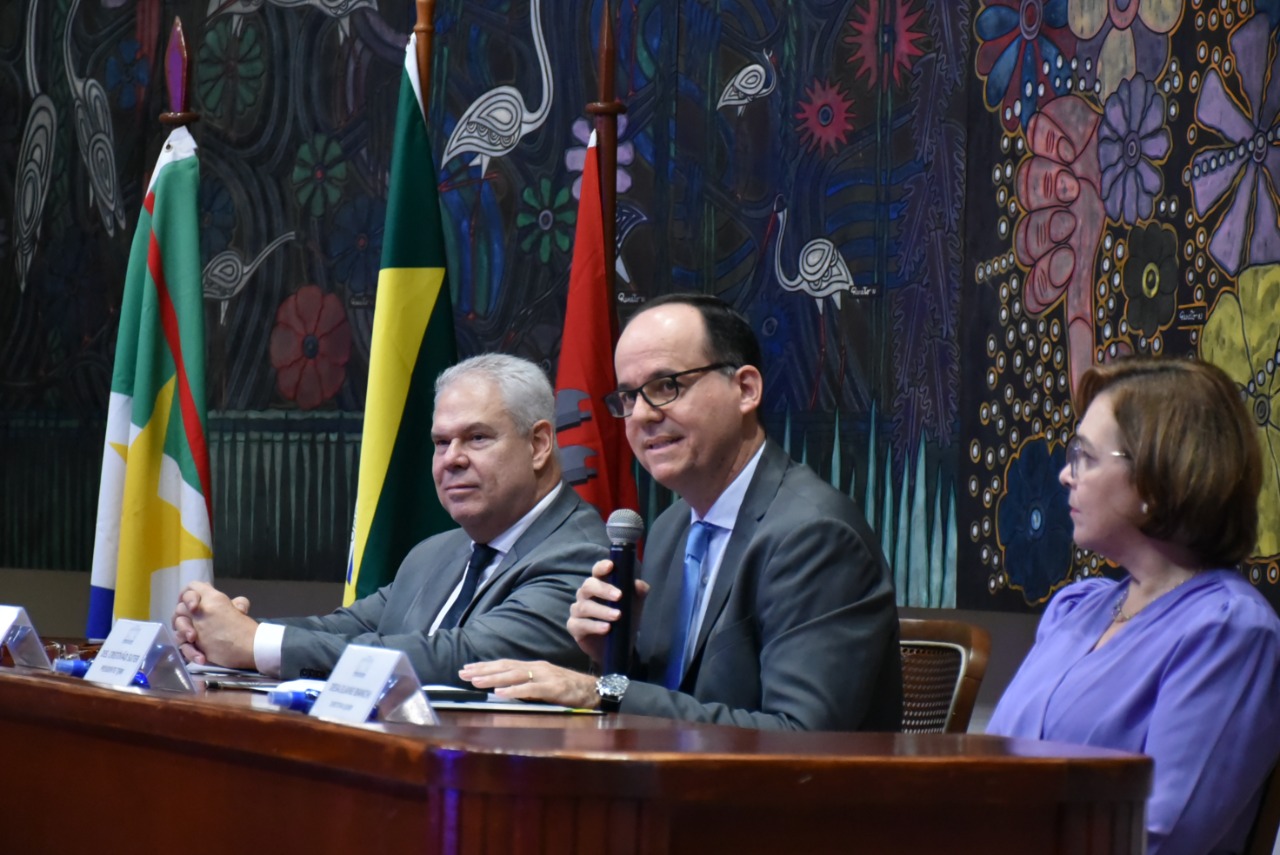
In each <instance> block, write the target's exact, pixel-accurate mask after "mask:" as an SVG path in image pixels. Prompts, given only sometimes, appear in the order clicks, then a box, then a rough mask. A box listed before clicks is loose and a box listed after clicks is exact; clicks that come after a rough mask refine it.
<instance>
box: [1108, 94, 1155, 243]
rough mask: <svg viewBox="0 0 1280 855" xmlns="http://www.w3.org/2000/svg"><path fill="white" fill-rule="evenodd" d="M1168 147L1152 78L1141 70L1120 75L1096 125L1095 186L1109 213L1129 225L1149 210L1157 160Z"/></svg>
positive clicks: (1114, 218)
mask: <svg viewBox="0 0 1280 855" xmlns="http://www.w3.org/2000/svg"><path fill="white" fill-rule="evenodd" d="M1171 148H1172V137H1171V135H1170V133H1169V129H1168V128H1167V127H1165V123H1164V97H1163V96H1162V95H1161V94H1160V93H1159V92H1157V91H1156V87H1155V84H1153V83H1151V82H1150V81H1148V80H1147V79H1146V78H1145V77H1143V76H1142V75H1141V74H1139V75H1138V76H1137V77H1134V78H1131V79H1125V80H1121V81H1120V86H1119V87H1118V88H1117V89H1116V91H1115V94H1114V95H1112V96H1111V97H1110V98H1108V99H1107V104H1106V107H1105V108H1104V109H1103V112H1102V122H1101V124H1100V125H1099V126H1098V164H1099V166H1101V167H1102V186H1101V188H1100V189H1101V191H1102V201H1103V203H1104V204H1105V206H1106V209H1107V216H1108V217H1110V218H1111V219H1113V220H1116V221H1119V222H1124V223H1127V224H1129V225H1134V224H1136V223H1137V222H1138V220H1145V219H1148V218H1149V217H1150V216H1151V214H1152V212H1153V211H1154V210H1155V203H1156V196H1157V195H1159V193H1160V191H1161V190H1162V189H1163V188H1164V178H1163V176H1162V173H1161V171H1160V170H1159V169H1157V168H1156V164H1163V163H1164V161H1165V158H1167V157H1168V156H1169V150H1170V149H1171Z"/></svg>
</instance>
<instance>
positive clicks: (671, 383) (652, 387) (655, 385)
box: [604, 362, 737, 419]
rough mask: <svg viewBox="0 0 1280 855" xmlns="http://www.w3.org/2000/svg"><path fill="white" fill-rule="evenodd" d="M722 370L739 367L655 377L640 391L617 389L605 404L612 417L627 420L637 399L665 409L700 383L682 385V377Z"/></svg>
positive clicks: (705, 368) (726, 365) (719, 366)
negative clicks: (687, 390) (691, 387)
mask: <svg viewBox="0 0 1280 855" xmlns="http://www.w3.org/2000/svg"><path fill="white" fill-rule="evenodd" d="M722 368H733V369H735V370H736V369H737V366H735V365H731V364H729V363H728V362H716V363H713V364H711V365H703V366H702V367H701V368H688V369H686V370H684V371H677V372H676V373H675V374H664V375H662V376H661V377H654V378H653V379H652V380H650V381H649V382H648V383H645V384H644V385H643V386H641V387H640V388H639V389H615V390H613V391H612V392H610V393H609V394H608V395H605V396H604V403H605V406H606V407H608V408H609V413H610V414H611V415H613V416H614V417H615V418H619V419H625V418H626V417H627V416H629V415H631V413H632V412H633V411H634V410H635V408H636V398H644V401H645V403H646V404H648V405H649V406H651V407H653V408H654V409H657V408H658V407H665V406H666V405H667V404H670V403H671V402H672V401H674V400H675V399H676V398H679V397H680V393H681V392H683V391H684V390H685V389H688V388H689V387H690V386H692V385H693V384H694V383H697V382H698V378H695V379H693V380H690V381H689V382H687V383H681V382H680V378H681V377H687V376H689V375H690V374H706V373H707V372H708V371H719V370H721V369H722Z"/></svg>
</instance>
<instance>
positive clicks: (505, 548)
mask: <svg viewBox="0 0 1280 855" xmlns="http://www.w3.org/2000/svg"><path fill="white" fill-rule="evenodd" d="M563 489H564V482H563V481H561V482H560V483H559V484H557V485H556V486H555V488H554V489H553V490H552V491H551V492H550V493H547V495H545V496H543V497H542V500H541V501H539V502H538V504H536V505H534V506H533V507H532V508H530V509H529V513H527V514H525V515H524V516H522V517H521V518H520V519H518V520H516V524H515V525H513V526H511V528H509V529H507V530H506V531H504V532H503V533H502V534H500V535H498V536H497V537H495V538H494V539H493V540H491V541H489V545H490V546H492V547H493V548H494V549H496V550H497V551H498V555H499V556H503V557H505V556H506V554H507V553H508V552H510V551H511V548H512V547H513V546H515V545H516V541H517V540H519V539H520V536H521V535H522V534H524V533H525V532H526V531H528V530H529V526H531V525H533V522H534V520H536V519H537V518H538V517H540V516H542V512H543V511H545V510H546V509H547V508H548V507H550V506H551V503H552V502H554V501H555V500H556V496H558V495H560V491H561V490H563ZM472 544H473V545H474V544H475V541H472Z"/></svg>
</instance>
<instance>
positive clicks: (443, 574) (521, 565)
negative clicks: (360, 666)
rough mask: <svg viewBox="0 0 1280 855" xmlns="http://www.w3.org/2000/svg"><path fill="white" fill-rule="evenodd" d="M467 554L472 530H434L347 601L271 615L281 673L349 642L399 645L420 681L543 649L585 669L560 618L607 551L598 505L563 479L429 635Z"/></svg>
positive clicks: (541, 655)
mask: <svg viewBox="0 0 1280 855" xmlns="http://www.w3.org/2000/svg"><path fill="white" fill-rule="evenodd" d="M470 554H471V539H470V538H469V537H468V536H467V534H466V532H464V531H462V529H455V530H453V531H448V532H445V533H444V534H438V535H436V536H435V537H431V538H428V539H427V540H424V541H423V542H422V543H419V544H418V545H417V546H415V547H414V548H413V549H412V550H411V551H410V552H409V554H408V555H407V556H405V559H404V561H403V562H402V563H401V564H400V569H399V570H398V571H397V572H396V578H395V580H394V581H392V582H391V584H389V585H386V586H384V587H382V588H380V589H378V590H377V591H375V592H374V593H372V594H370V595H369V596H367V597H365V598H363V599H361V600H359V601H357V602H355V603H353V604H352V605H351V606H350V607H349V608H341V609H338V610H337V611H335V612H333V613H332V614H328V615H324V616H321V617H304V618H281V619H273V620H272V621H271V622H272V623H282V624H285V625H286V626H287V627H288V628H287V629H286V630H285V632H284V646H283V648H282V650H281V660H280V665H281V669H280V670H281V676H283V677H285V678H289V677H296V676H297V675H298V673H299V672H300V671H301V670H303V669H307V670H308V671H320V672H328V671H330V670H331V669H332V668H333V666H334V664H335V663H336V662H337V661H338V657H339V656H340V655H341V654H342V651H343V649H344V648H345V647H346V646H347V645H348V644H368V645H372V646H375V647H391V648H395V649H397V650H403V651H405V652H406V653H408V654H409V660H410V661H411V662H412V663H413V667H414V670H416V671H417V672H418V677H419V679H421V680H422V681H423V682H425V683H447V684H453V685H462V684H461V682H460V681H459V680H458V669H459V668H461V667H462V666H463V665H465V664H466V663H468V662H484V661H488V660H491V659H505V658H511V659H546V660H547V661H548V662H554V663H556V664H559V665H563V666H565V667H569V668H580V669H584V670H585V668H586V666H587V664H588V663H587V658H586V655H585V654H583V653H582V651H581V650H579V649H578V645H577V644H576V643H574V640H573V637H572V636H570V635H569V633H568V631H567V630H566V629H565V622H566V621H567V620H568V618H569V606H570V605H571V604H572V603H573V599H574V596H575V594H576V593H577V590H578V586H579V585H580V584H581V583H582V580H583V579H584V578H586V576H587V575H588V574H589V573H590V572H591V565H592V564H594V563H595V562H597V561H599V560H600V559H602V558H608V557H609V538H608V535H607V534H605V529H604V523H603V522H601V520H600V515H599V513H597V512H596V509H595V508H593V507H591V505H589V504H587V503H586V502H584V501H582V499H580V498H579V497H578V494H577V493H575V492H574V491H573V488H572V487H570V486H569V485H568V484H564V485H563V487H562V488H561V490H560V495H558V496H556V498H555V500H554V501H553V502H552V503H551V505H550V506H548V508H547V509H546V510H545V511H544V512H543V513H542V515H541V516H539V517H538V518H537V519H536V520H534V521H533V524H532V525H531V526H529V528H528V530H526V531H525V533H524V534H522V535H521V536H520V538H519V539H518V540H517V541H516V543H515V546H514V547H513V548H512V549H511V551H510V552H509V553H507V555H506V557H504V558H503V559H502V563H501V564H499V565H498V567H497V569H496V570H494V572H493V575H492V576H491V577H490V578H489V580H488V581H487V582H486V583H485V584H484V586H483V587H481V588H480V589H479V591H477V593H476V596H475V598H474V599H473V600H472V602H471V605H470V606H469V607H468V609H467V611H466V612H464V613H463V615H462V619H461V620H460V621H459V623H458V626H457V627H455V628H453V629H447V630H440V631H439V632H437V633H436V634H435V635H431V636H428V635H427V632H428V631H429V630H430V629H431V624H432V622H434V621H435V619H436V615H437V614H439V612H440V609H441V607H442V606H443V605H444V603H445V600H447V599H448V598H449V594H450V593H452V591H453V589H454V587H455V586H456V585H457V583H458V579H460V578H461V576H462V571H463V568H465V567H466V564H467V559H468V558H469V556H470Z"/></svg>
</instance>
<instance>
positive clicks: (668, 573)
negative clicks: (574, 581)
mask: <svg viewBox="0 0 1280 855" xmlns="http://www.w3.org/2000/svg"><path fill="white" fill-rule="evenodd" d="M689 527H690V515H689V506H688V505H687V504H686V503H685V502H683V501H680V502H677V503H676V504H675V505H673V506H672V507H671V508H669V509H668V510H667V511H666V512H665V513H663V514H662V516H660V517H659V518H658V520H657V522H655V523H654V525H653V529H652V532H651V534H650V535H649V538H648V541H647V543H646V546H645V556H644V570H643V578H645V579H646V580H648V582H649V583H650V584H651V585H652V586H653V590H652V592H651V594H650V596H649V598H648V601H647V602H646V603H645V609H644V613H643V617H642V618H641V625H640V632H639V635H638V636H637V639H636V664H635V668H634V669H633V676H635V677H638V678H639V679H641V680H653V681H655V682H653V683H648V682H644V683H638V682H636V681H634V680H633V681H632V683H631V685H630V686H629V687H628V689H627V692H626V695H625V696H624V699H623V702H622V707H621V710H622V712H627V713H643V714H647V715H659V716H666V717H669V718H680V719H687V720H690V721H705V722H716V723H723V724H736V725H740V726H742V727H757V728H769V729H787V730H894V731H896V730H898V729H899V728H900V727H901V721H902V666H901V661H900V658H899V656H900V654H899V652H898V613H897V608H896V605H895V602H894V593H893V581H892V575H891V574H890V573H889V568H888V567H887V565H886V563H885V560H884V556H883V554H882V553H881V551H880V547H879V543H878V541H877V540H876V538H875V535H874V534H873V533H872V531H871V529H870V527H869V526H868V525H867V523H866V520H865V519H864V518H863V516H862V514H861V512H859V510H858V507H857V505H855V504H854V503H853V501H852V500H851V499H849V497H847V496H844V495H842V494H841V493H839V492H838V491H837V490H835V489H834V488H832V487H831V485H830V484H828V483H826V482H825V481H823V480H822V479H821V478H819V477H818V476H817V475H816V474H815V473H814V472H813V471H812V470H811V469H809V468H808V467H807V466H803V465H801V464H798V463H795V462H794V461H792V460H791V458H790V457H788V456H787V454H786V453H785V452H784V451H783V450H782V449H781V448H780V447H778V446H777V445H775V444H774V443H772V442H769V441H766V443H765V448H764V453H763V454H762V455H761V458H760V463H759V464H758V466H757V467H756V471H755V474H754V476H753V477H752V479H751V484H750V486H749V487H748V488H747V492H746V496H745V497H744V499H743V503H742V508H741V510H739V512H738V517H737V521H736V523H735V525H734V529H733V534H732V535H730V537H729V543H728V545H727V546H726V548H725V553H724V558H723V560H722V562H721V564H720V571H719V573H718V574H717V576H716V580H715V584H714V586H713V587H712V589H711V590H710V592H709V594H708V596H709V600H708V603H707V612H706V617H705V618H704V619H703V623H702V628H701V631H700V633H699V635H698V641H697V647H696V648H695V650H694V654H693V659H692V661H691V662H690V665H689V669H688V671H687V672H686V674H685V677H684V683H683V684H682V685H681V687H680V691H678V692H673V691H669V690H668V689H666V688H664V687H663V686H662V685H661V681H662V675H663V674H664V673H665V671H666V666H667V660H668V658H669V657H670V655H671V635H672V625H673V623H674V621H675V615H676V612H677V610H678V604H679V599H680V586H681V584H682V583H681V578H682V575H683V570H682V568H683V563H684V545H685V540H686V538H687V536H688V533H689Z"/></svg>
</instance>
